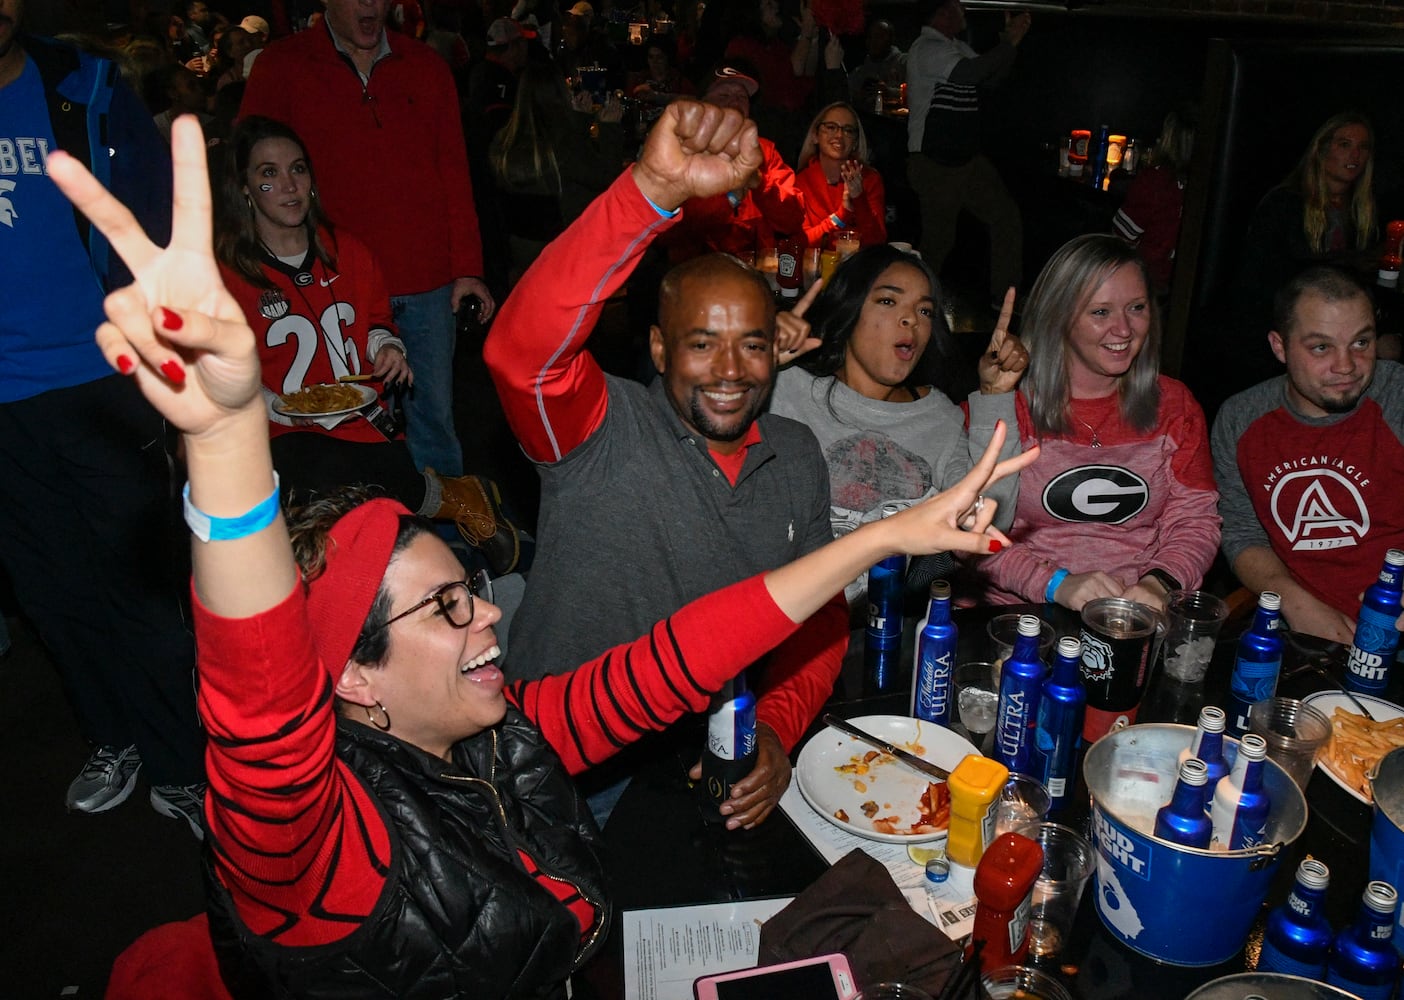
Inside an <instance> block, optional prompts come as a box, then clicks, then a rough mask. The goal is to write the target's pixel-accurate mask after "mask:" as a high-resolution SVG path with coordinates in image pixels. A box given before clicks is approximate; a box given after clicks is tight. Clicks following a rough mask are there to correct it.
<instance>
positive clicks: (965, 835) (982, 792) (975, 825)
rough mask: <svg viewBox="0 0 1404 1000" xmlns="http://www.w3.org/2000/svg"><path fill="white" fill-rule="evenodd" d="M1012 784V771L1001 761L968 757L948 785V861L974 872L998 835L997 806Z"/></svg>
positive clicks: (972, 755)
mask: <svg viewBox="0 0 1404 1000" xmlns="http://www.w3.org/2000/svg"><path fill="white" fill-rule="evenodd" d="M1008 780H1009V768H1007V767H1005V766H1004V765H1003V764H1001V763H1000V762H999V761H997V760H990V758H988V757H981V756H980V755H978V754H973V753H972V754H968V755H966V757H965V759H964V760H962V761H961V762H960V763H959V764H957V765H956V768H955V770H954V771H952V772H951V776H950V778H948V779H947V780H946V785H947V787H948V788H949V789H950V793H951V823H950V829H949V832H948V833H947V835H946V857H948V858H950V860H951V862H952V863H954V864H958V865H965V866H966V867H967V868H974V867H975V866H976V865H977V864H979V862H980V856H981V855H983V854H984V853H985V846H986V844H987V843H988V842H989V839H990V835H991V834H992V833H993V832H994V823H993V816H994V813H993V805H994V801H995V799H996V798H997V797H998V796H999V790H1000V789H1001V788H1003V787H1004V783H1005V782H1006V781H1008Z"/></svg>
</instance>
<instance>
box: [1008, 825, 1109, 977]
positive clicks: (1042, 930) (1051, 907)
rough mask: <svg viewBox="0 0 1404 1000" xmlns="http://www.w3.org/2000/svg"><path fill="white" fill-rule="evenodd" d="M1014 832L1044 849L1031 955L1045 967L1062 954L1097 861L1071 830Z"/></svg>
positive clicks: (1059, 827) (1042, 828)
mask: <svg viewBox="0 0 1404 1000" xmlns="http://www.w3.org/2000/svg"><path fill="white" fill-rule="evenodd" d="M1015 832H1017V833H1022V834H1023V835H1024V836H1025V837H1028V838H1029V839H1030V840H1036V841H1038V844H1039V846H1040V847H1042V848H1043V870H1042V871H1041V872H1039V876H1038V880H1037V881H1036V882H1034V889H1033V898H1032V900H1031V903H1032V916H1031V917H1030V920H1029V955H1030V956H1031V957H1032V958H1034V959H1035V960H1037V961H1039V962H1040V964H1042V960H1043V959H1052V958H1057V957H1058V956H1059V955H1060V954H1062V951H1063V946H1064V945H1065V944H1066V943H1067V940H1068V937H1069V935H1071V934H1072V926H1073V921H1074V919H1076V917H1077V907H1078V904H1079V903H1081V902H1082V890H1083V889H1084V888H1086V886H1087V879H1088V877H1089V876H1090V875H1091V874H1092V869H1093V867H1094V866H1095V864H1096V860H1097V858H1096V854H1095V852H1094V851H1093V848H1092V845H1091V844H1090V843H1089V842H1088V840H1087V838H1086V837H1084V836H1083V835H1082V834H1080V833H1078V832H1077V831H1076V830H1074V829H1073V828H1072V827H1068V826H1062V825H1060V824H1058V823H1039V824H1037V825H1033V826H1026V827H1024V828H1022V829H1020V830H1017V831H1015Z"/></svg>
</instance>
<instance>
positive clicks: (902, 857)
mask: <svg viewBox="0 0 1404 1000" xmlns="http://www.w3.org/2000/svg"><path fill="white" fill-rule="evenodd" d="M780 808H781V809H782V810H783V811H784V813H785V815H786V816H788V817H789V818H790V822H791V823H793V824H794V825H795V829H797V830H798V831H799V832H800V833H801V834H803V835H804V838H805V839H806V840H808V841H809V842H810V844H812V845H813V846H814V849H815V850H816V851H818V852H819V856H820V857H822V858H823V859H824V860H825V861H827V862H828V863H829V864H831V865H832V864H834V863H835V862H836V861H838V860H839V858H841V857H843V856H844V855H845V854H847V853H848V852H849V851H851V850H853V849H854V848H855V847H856V848H858V849H859V850H861V851H863V852H864V853H866V854H868V855H869V856H870V857H872V858H873V859H874V860H875V861H877V862H878V863H879V864H881V865H882V866H883V867H884V868H886V869H887V871H888V874H889V875H891V876H892V881H893V882H894V883H896V885H897V888H898V889H900V890H901V891H902V895H903V896H905V897H906V898H907V902H908V903H909V904H911V907H912V909H913V910H915V911H916V912H917V913H919V914H921V915H922V916H923V917H925V918H926V919H927V920H930V921H931V922H932V923H933V924H935V925H936V927H937V928H938V929H939V930H940V931H941V933H943V934H945V935H946V937H948V938H950V939H951V940H952V941H959V940H960V939H961V938H963V937H965V936H967V935H968V934H969V933H970V932H971V931H972V930H973V929H974V926H975V888H974V885H973V882H972V880H973V878H974V875H975V873H974V871H973V870H972V869H969V868H963V867H961V866H959V865H952V866H951V876H950V878H949V879H947V881H946V882H945V884H944V886H943V887H942V889H941V892H940V893H939V895H938V897H937V899H938V901H939V905H938V906H937V907H936V912H933V906H932V901H931V900H929V899H928V894H927V891H926V870H925V869H924V868H922V867H921V866H919V865H917V863H916V862H914V861H913V860H912V859H911V858H909V857H908V856H907V846H906V845H905V844H891V843H887V842H886V841H879V840H867V839H865V838H863V837H857V836H854V835H853V834H851V833H849V832H848V831H847V830H843V829H841V828H839V827H837V826H835V825H834V824H833V823H830V822H829V821H828V820H826V819H825V818H824V817H823V816H820V815H819V814H818V813H817V812H815V811H814V809H813V808H812V807H811V806H810V805H809V803H808V802H807V801H805V798H804V796H803V795H802V794H801V793H800V790H799V787H798V786H797V784H796V783H794V782H791V783H790V787H789V788H787V789H786V790H785V794H784V795H783V796H782V797H781V799H780Z"/></svg>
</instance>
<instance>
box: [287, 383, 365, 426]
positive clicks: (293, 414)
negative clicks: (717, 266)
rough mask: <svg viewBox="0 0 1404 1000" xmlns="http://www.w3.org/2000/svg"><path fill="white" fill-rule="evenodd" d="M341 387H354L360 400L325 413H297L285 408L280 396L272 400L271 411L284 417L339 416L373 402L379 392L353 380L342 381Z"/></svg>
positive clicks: (318, 417) (319, 417)
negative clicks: (353, 404)
mask: <svg viewBox="0 0 1404 1000" xmlns="http://www.w3.org/2000/svg"><path fill="white" fill-rule="evenodd" d="M341 387H342V388H344V389H354V390H355V391H356V392H357V393H358V394H359V395H360V397H361V401H360V402H359V403H357V404H356V405H355V406H347V407H343V408H342V409H339V410H328V411H326V412H325V413H298V412H296V411H294V410H289V409H286V408H285V407H284V406H283V400H282V398H281V397H280V398H278V399H275V400H274V401H273V412H274V413H277V414H280V415H281V416H284V417H308V418H316V419H321V418H324V417H340V416H344V415H345V414H347V413H355V412H356V411H357V410H359V409H361V408H362V407H364V406H366V404H368V403H374V402H375V400H376V397H377V396H378V395H379V394H378V393H377V392H376V391H375V390H374V389H372V388H371V387H370V386H368V385H357V384H356V383H354V382H343V383H341ZM306 388H309V389H310V388H312V387H311V386H307V387H306Z"/></svg>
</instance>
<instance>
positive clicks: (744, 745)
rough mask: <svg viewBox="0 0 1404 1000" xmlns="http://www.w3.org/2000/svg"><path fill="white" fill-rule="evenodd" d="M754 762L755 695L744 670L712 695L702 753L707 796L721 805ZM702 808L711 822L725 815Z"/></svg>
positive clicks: (704, 788) (703, 777) (704, 784)
mask: <svg viewBox="0 0 1404 1000" xmlns="http://www.w3.org/2000/svg"><path fill="white" fill-rule="evenodd" d="M755 762H756V696H755V694H754V693H753V692H752V691H751V689H750V685H749V684H748V683H747V682H746V674H745V672H744V671H743V672H741V673H739V674H737V675H736V676H735V677H734V678H733V679H732V680H731V681H729V682H728V683H727V685H726V687H725V688H723V689H722V690H721V692H720V693H719V694H718V695H716V696H715V697H714V698H713V699H712V709H711V711H710V712H709V713H708V715H707V746H706V749H705V751H704V752H703V754H702V788H703V790H704V792H705V793H706V796H707V800H708V801H709V802H711V803H712V805H713V806H715V807H717V808H720V807H721V805H722V803H723V802H725V801H726V800H727V799H729V798H730V797H731V786H732V785H734V784H736V782H738V781H740V780H741V779H742V778H744V777H745V776H746V775H748V774H750V773H751V768H753V767H754V766H755ZM703 812H704V815H705V816H706V817H707V819H708V820H710V821H712V822H716V823H720V822H724V821H725V819H726V817H724V816H723V815H722V814H721V813H720V812H717V809H716V808H713V809H708V810H704V811H703Z"/></svg>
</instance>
